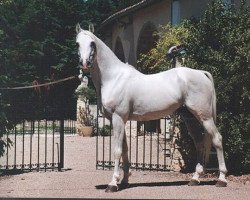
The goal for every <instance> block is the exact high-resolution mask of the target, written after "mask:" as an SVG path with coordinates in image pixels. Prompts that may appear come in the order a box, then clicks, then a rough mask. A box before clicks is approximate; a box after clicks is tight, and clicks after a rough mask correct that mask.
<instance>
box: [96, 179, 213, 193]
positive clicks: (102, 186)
mask: <svg viewBox="0 0 250 200" xmlns="http://www.w3.org/2000/svg"><path fill="white" fill-rule="evenodd" d="M188 182H189V181H173V182H152V183H131V184H129V186H128V187H127V188H136V187H160V186H181V185H188ZM215 184H216V181H201V182H200V184H199V186H204V185H215ZM95 187H96V189H98V190H105V189H106V188H107V187H108V185H106V184H105V185H96V186H95ZM118 187H119V190H120V191H121V190H124V189H127V188H123V187H122V185H118Z"/></svg>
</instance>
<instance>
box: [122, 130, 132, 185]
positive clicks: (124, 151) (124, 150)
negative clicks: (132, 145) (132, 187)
mask: <svg viewBox="0 0 250 200" xmlns="http://www.w3.org/2000/svg"><path fill="white" fill-rule="evenodd" d="M122 164H123V172H124V176H123V179H122V181H121V187H122V188H127V187H128V186H129V183H128V179H129V176H130V175H131V173H130V171H129V167H130V163H129V159H128V144H127V137H126V133H125V134H124V137H123V144H122Z"/></svg>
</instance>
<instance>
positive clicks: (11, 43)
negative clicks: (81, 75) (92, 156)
mask: <svg viewBox="0 0 250 200" xmlns="http://www.w3.org/2000/svg"><path fill="white" fill-rule="evenodd" d="M114 2H116V1H111V0H105V1H101V0H93V1H84V0H74V1H71V0H46V1H40V0H0V87H13V86H26V85H31V83H32V82H33V81H34V80H36V81H37V82H39V83H45V82H48V81H53V80H54V79H55V80H57V79H60V78H65V77H68V76H72V75H77V74H78V70H79V69H78V68H77V66H78V56H77V48H76V46H75V37H76V33H75V26H76V24H77V23H78V22H79V23H81V26H82V27H83V28H85V29H88V26H89V24H90V23H93V24H94V25H95V26H96V27H98V26H99V25H100V23H101V22H102V21H103V20H104V19H105V18H106V17H108V16H109V15H111V13H113V12H114V11H115V10H116V8H117V5H118V4H117V3H114ZM78 84H79V82H78V80H75V81H74V82H70V83H68V82H67V83H64V84H63V85H60V86H52V87H51V88H50V92H49V93H48V92H47V93H48V94H44V95H43V96H42V98H40V96H38V95H37V94H36V93H35V92H34V90H22V91H17V90H16V91H14V92H11V91H8V92H5V93H3V92H2V91H0V93H2V97H1V98H2V100H1V99H0V123H1V126H0V138H1V137H2V135H3V134H5V133H6V131H7V129H8V128H10V127H11V121H12V120H11V119H12V118H13V117H15V116H13V115H16V113H20V112H25V113H27V114H28V115H27V116H26V118H33V119H36V117H37V116H36V115H34V112H33V111H34V110H35V111H37V109H38V106H39V108H41V107H42V109H45V108H46V107H50V108H54V107H55V105H58V104H59V105H61V106H60V108H66V107H67V108H68V109H67V110H68V112H67V113H66V114H67V116H66V117H70V118H73V117H75V109H76V105H75V104H76V100H75V99H73V98H72V96H73V93H74V90H75V89H76V87H77V85H78ZM7 101H8V102H7ZM37 101H39V103H37ZM5 102H7V104H9V105H10V106H9V107H6V103H5ZM65 105H67V106H65ZM35 106H37V107H36V109H31V108H32V107H35ZM13 108H14V109H18V110H14V112H8V110H12V111H13ZM31 112H32V113H31ZM7 119H8V120H7ZM13 123H14V122H13ZM0 143H1V144H0V155H1V149H3V146H6V142H4V141H2V140H0Z"/></svg>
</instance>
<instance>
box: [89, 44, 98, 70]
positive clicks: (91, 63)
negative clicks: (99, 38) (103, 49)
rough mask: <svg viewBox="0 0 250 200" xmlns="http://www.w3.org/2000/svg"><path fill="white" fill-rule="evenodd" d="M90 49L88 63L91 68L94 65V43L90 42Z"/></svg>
mask: <svg viewBox="0 0 250 200" xmlns="http://www.w3.org/2000/svg"><path fill="white" fill-rule="evenodd" d="M90 47H91V51H90V54H89V59H88V63H89V65H90V67H92V66H93V64H94V59H95V54H96V44H95V43H94V42H91V44H90Z"/></svg>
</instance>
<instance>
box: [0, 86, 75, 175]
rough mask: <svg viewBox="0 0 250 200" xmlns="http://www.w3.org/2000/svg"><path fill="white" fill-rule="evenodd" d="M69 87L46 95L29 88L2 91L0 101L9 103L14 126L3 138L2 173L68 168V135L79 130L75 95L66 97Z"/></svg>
mask: <svg viewBox="0 0 250 200" xmlns="http://www.w3.org/2000/svg"><path fill="white" fill-rule="evenodd" d="M65 88H67V84H66V83H65V84H64V85H57V86H54V88H53V91H52V90H51V91H52V92H50V93H49V92H46V93H44V94H37V93H35V92H34V91H33V90H29V89H25V90H4V91H3V90H2V91H1V90H0V94H1V96H0V101H1V102H0V103H2V104H3V105H6V108H5V113H6V117H7V119H8V121H9V122H10V123H9V124H10V125H11V127H12V128H10V127H8V131H7V132H6V133H5V134H4V135H3V136H2V137H1V138H0V141H1V144H5V146H4V153H3V155H0V174H2V173H5V172H7V173H11V172H13V173H16V172H19V171H24V170H28V171H32V170H37V171H39V170H45V171H46V170H48V169H50V170H54V169H59V170H60V169H61V168H63V167H64V136H65V135H66V134H75V132H76V131H75V113H76V111H75V109H76V108H75V109H74V108H73V107H76V105H74V99H72V98H71V97H69V98H65V96H64V95H66V94H67V92H68V91H69V90H65ZM41 89H42V88H41ZM20 97H21V98H20ZM71 101H72V102H73V103H72V102H71ZM75 103H76V102H75ZM69 105H72V106H71V107H70V106H69Z"/></svg>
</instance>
